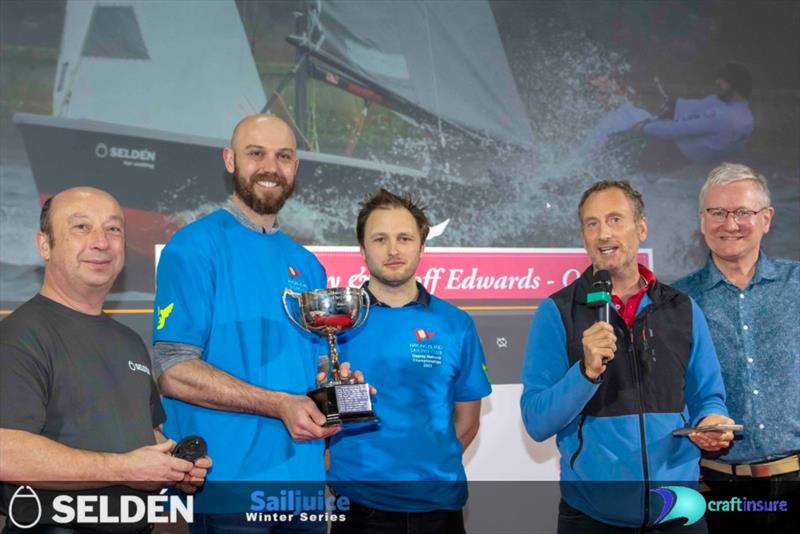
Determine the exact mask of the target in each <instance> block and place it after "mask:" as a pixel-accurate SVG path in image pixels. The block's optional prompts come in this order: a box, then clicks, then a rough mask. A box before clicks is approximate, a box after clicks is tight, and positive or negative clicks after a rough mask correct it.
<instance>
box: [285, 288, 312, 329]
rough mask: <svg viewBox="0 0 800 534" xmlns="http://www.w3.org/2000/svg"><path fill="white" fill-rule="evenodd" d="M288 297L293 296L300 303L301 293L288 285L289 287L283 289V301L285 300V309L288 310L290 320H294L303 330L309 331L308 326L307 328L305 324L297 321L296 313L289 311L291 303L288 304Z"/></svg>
mask: <svg viewBox="0 0 800 534" xmlns="http://www.w3.org/2000/svg"><path fill="white" fill-rule="evenodd" d="M286 297H291V298H293V299H295V300H297V302H298V303H299V302H300V297H301V295H300V294H299V293H295V292H294V291H292V290H291V289H289V288H288V287H287V288H285V289H284V290H283V295H282V296H281V301H282V302H283V310H284V311H285V312H286V315H288V316H289V320H290V321H292V322H293V323H294V324H296V325H297V327H298V328H300V329H301V330H305V331H306V332H308V328H306V327H305V326H303V325H301V324H300V323H299V322H297V319H295V318H294V314H293V313H292V312H290V311H289V305H288V304H286Z"/></svg>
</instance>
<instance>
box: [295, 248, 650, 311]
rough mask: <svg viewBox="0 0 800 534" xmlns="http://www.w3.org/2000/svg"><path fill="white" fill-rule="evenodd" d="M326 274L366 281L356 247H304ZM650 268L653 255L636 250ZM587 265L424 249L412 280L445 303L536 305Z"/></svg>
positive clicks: (523, 253) (541, 255) (508, 253)
mask: <svg viewBox="0 0 800 534" xmlns="http://www.w3.org/2000/svg"><path fill="white" fill-rule="evenodd" d="M308 249H309V250H311V252H313V253H314V254H315V255H316V256H317V258H319V261H320V262H321V263H322V265H324V266H325V270H326V272H327V273H328V286H329V287H357V286H360V285H361V284H362V283H364V281H365V280H367V279H368V278H369V272H368V271H367V267H366V264H365V263H364V260H363V258H362V257H361V254H360V252H359V250H358V247H308ZM639 262H640V263H642V264H643V265H645V266H647V267H648V268H649V269H652V268H653V251H652V250H651V249H642V250H640V251H639ZM588 266H589V257H588V255H587V254H586V251H585V250H583V249H582V248H580V249H579V248H449V247H429V248H427V249H426V250H425V254H424V255H423V256H422V261H420V264H419V268H418V269H417V280H419V281H420V282H421V283H422V284H423V285H424V286H425V288H426V289H427V290H428V291H429V292H430V293H431V294H433V295H436V296H437V297H440V298H443V299H445V300H479V299H487V300H532V299H535V300H538V299H544V298H547V297H548V296H549V295H551V294H553V293H554V292H555V291H558V290H559V289H561V288H563V287H566V286H567V285H569V284H571V283H572V282H573V281H575V279H576V278H578V276H580V274H581V273H582V272H583V271H584V269H586V267H588Z"/></svg>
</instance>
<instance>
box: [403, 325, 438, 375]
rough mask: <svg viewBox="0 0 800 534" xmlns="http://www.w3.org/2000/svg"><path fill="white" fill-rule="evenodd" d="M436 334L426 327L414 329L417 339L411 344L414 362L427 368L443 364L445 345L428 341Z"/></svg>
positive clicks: (410, 350)
mask: <svg viewBox="0 0 800 534" xmlns="http://www.w3.org/2000/svg"><path fill="white" fill-rule="evenodd" d="M435 335H436V334H435V333H434V332H429V331H427V330H425V329H424V328H415V329H414V337H415V338H416V339H417V343H411V344H409V352H410V353H411V362H412V363H415V364H417V365H420V366H422V367H423V368H426V369H429V368H432V367H433V366H434V365H442V356H443V355H444V345H442V344H440V343H432V342H430V341H427V340H429V339H430V338H432V337H434V336H435Z"/></svg>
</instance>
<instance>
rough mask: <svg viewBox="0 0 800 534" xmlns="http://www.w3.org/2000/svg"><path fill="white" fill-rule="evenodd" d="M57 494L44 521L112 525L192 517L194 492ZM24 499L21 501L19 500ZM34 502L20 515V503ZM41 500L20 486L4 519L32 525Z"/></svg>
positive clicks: (21, 525)
mask: <svg viewBox="0 0 800 534" xmlns="http://www.w3.org/2000/svg"><path fill="white" fill-rule="evenodd" d="M166 491H167V490H166V489H164V490H162V491H161V493H160V494H157V495H147V496H146V497H141V496H139V495H114V496H111V495H102V494H100V495H86V494H81V495H57V496H56V497H55V498H53V501H52V511H53V513H52V515H51V516H50V517H47V518H45V520H44V523H47V524H51V525H52V524H56V525H66V524H78V525H81V524H87V525H116V524H125V523H140V522H147V523H175V522H176V521H177V520H178V517H179V516H180V517H181V518H183V520H184V521H186V522H187V523H192V522H193V521H194V496H193V495H187V496H185V497H180V496H178V495H165V494H164V493H165V492H166ZM23 500H24V501H23ZM34 501H35V506H36V513H35V514H31V513H26V514H25V516H27V517H24V516H23V517H20V515H21V511H22V510H23V507H28V508H30V507H31V506H33V505H34ZM42 515H43V514H42V504H41V501H40V500H39V496H38V495H37V494H36V492H35V491H34V490H33V488H31V487H30V486H21V487H20V488H19V489H17V491H16V492H15V493H14V496H13V497H12V498H11V501H10V502H9V506H8V519H9V520H10V521H11V522H12V523H13V524H14V525H15V526H16V527H17V528H20V529H28V528H32V527H35V526H36V525H37V524H39V522H40V521H41V520H42Z"/></svg>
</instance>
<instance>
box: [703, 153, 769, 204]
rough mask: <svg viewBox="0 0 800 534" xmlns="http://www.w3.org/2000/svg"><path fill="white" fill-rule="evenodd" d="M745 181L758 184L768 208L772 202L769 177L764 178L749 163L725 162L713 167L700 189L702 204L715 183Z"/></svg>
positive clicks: (725, 183) (724, 183)
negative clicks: (768, 182) (768, 183)
mask: <svg viewBox="0 0 800 534" xmlns="http://www.w3.org/2000/svg"><path fill="white" fill-rule="evenodd" d="M744 181H749V182H753V183H754V184H755V185H756V187H757V188H758V191H759V193H760V194H761V200H763V202H764V206H763V207H765V208H766V207H767V206H770V205H771V204H772V197H771V195H770V194H769V186H768V185H767V179H766V178H764V176H763V175H762V174H759V173H757V172H756V171H754V170H753V169H751V168H750V167H748V166H747V165H742V164H741V163H727V162H725V163H722V164H720V165H719V166H717V167H715V168H713V169H711V172H709V173H708V178H707V179H706V183H704V184H703V187H702V188H701V189H700V197H699V202H700V206H701V207H702V206H703V201H704V200H705V198H706V194H707V193H708V190H709V189H711V188H712V187H714V186H715V185H727V184H732V183H734V182H744Z"/></svg>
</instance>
